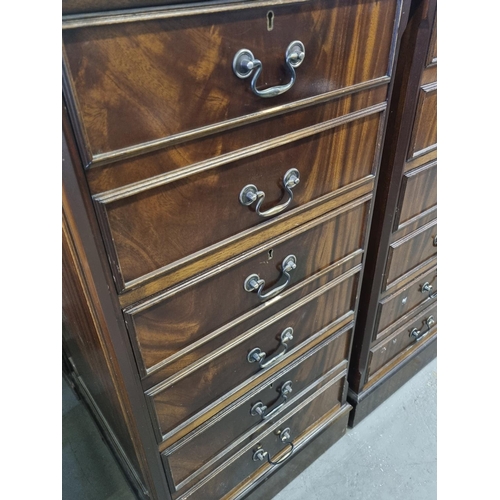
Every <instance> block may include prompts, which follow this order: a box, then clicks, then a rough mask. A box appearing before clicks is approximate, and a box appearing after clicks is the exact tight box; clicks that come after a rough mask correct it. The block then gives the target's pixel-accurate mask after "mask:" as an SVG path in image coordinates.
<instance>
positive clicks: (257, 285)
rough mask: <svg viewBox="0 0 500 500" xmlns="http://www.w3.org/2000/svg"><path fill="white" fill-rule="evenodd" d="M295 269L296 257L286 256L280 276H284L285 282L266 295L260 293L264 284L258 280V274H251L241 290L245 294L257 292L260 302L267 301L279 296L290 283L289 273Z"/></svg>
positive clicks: (261, 280)
mask: <svg viewBox="0 0 500 500" xmlns="http://www.w3.org/2000/svg"><path fill="white" fill-rule="evenodd" d="M296 267H297V257H295V255H288V257H285V258H284V259H283V262H282V263H281V274H282V276H285V278H286V281H285V283H283V284H282V285H279V286H277V287H276V288H273V289H272V290H269V291H268V292H267V293H262V291H263V289H264V286H265V285H266V282H265V281H264V280H263V279H261V278H260V276H259V275H258V274H251V275H250V276H248V277H247V278H246V279H245V282H244V283H243V288H244V289H245V290H246V291H247V292H257V295H258V296H259V298H260V299H261V300H267V299H270V298H272V297H276V295H278V294H280V293H281V292H282V291H283V290H284V289H285V288H286V287H287V286H288V284H289V283H290V280H291V279H292V276H291V275H290V273H291V272H292V271H293V270H294V269H295V268H296Z"/></svg>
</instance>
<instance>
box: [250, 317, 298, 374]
mask: <svg viewBox="0 0 500 500" xmlns="http://www.w3.org/2000/svg"><path fill="white" fill-rule="evenodd" d="M291 340H293V328H292V327H290V326H289V327H288V328H285V329H284V330H283V331H282V332H281V336H280V345H279V346H278V349H279V347H280V346H283V347H284V349H283V350H282V351H281V352H279V353H278V354H276V355H275V356H273V357H272V358H268V359H267V360H266V361H264V359H265V358H266V356H267V354H266V353H265V352H263V351H261V350H260V348H259V347H256V348H255V349H252V350H251V351H250V352H249V353H248V356H247V361H248V362H249V363H255V362H257V363H259V365H260V367H261V368H267V367H268V366H271V365H273V364H274V363H277V362H278V361H279V360H280V359H281V358H282V357H283V356H284V355H285V354H286V351H287V350H288V344H287V342H290V341H291Z"/></svg>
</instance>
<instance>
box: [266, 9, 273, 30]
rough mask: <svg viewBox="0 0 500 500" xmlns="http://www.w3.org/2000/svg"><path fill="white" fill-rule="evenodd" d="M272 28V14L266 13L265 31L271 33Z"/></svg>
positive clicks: (271, 12) (270, 12)
mask: <svg viewBox="0 0 500 500" xmlns="http://www.w3.org/2000/svg"><path fill="white" fill-rule="evenodd" d="M273 28H274V12H273V11H272V10H270V11H269V12H268V13H267V31H271V30H272V29H273Z"/></svg>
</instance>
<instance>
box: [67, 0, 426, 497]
mask: <svg viewBox="0 0 500 500" xmlns="http://www.w3.org/2000/svg"><path fill="white" fill-rule="evenodd" d="M410 1H411V0H307V1H305V0H255V1H252V2H249V1H233V0H231V1H229V2H227V1H222V0H217V1H206V2H194V3H191V2H187V1H182V0H180V1H179V2H176V5H172V2H170V0H165V1H162V2H159V1H158V0H151V1H150V2H146V1H144V0H111V1H110V2H108V3H106V5H104V3H102V2H100V1H99V0H64V1H63V14H64V16H63V92H64V109H63V124H64V134H65V135H64V137H65V142H64V145H66V143H67V146H68V147H67V148H65V149H64V150H63V174H64V175H63V183H64V193H65V197H64V215H65V218H64V222H65V225H64V236H65V240H64V241H65V249H64V257H65V259H64V268H65V274H64V276H65V279H64V286H65V287H66V288H68V290H67V291H66V292H65V295H64V297H65V304H64V305H65V311H66V312H67V314H66V315H65V321H66V326H67V335H66V338H65V340H66V343H65V346H66V349H65V352H66V356H67V359H66V362H65V366H66V367H68V368H67V370H68V371H69V372H70V376H71V380H72V381H73V383H74V384H75V386H76V387H78V390H79V391H80V393H81V394H83V395H84V398H85V400H86V401H87V400H88V402H89V407H90V409H91V411H92V413H93V414H94V415H95V416H96V419H97V420H98V422H99V425H100V426H101V427H102V428H103V429H104V432H105V435H106V436H107V437H108V438H109V441H110V443H111V445H112V447H113V450H114V451H115V452H116V455H117V456H118V458H119V460H120V463H121V464H122V465H123V466H124V469H125V472H126V473H127V477H129V479H130V480H131V482H132V484H133V485H134V488H135V491H136V493H137V494H138V495H139V497H140V498H141V499H142V500H146V499H148V500H181V499H185V500H187V499H192V500H196V499H200V500H201V499H203V500H221V499H225V500H239V499H242V498H244V497H245V496H247V495H248V494H249V493H250V492H252V491H253V490H255V489H256V488H257V487H259V485H261V484H262V483H266V481H267V480H268V479H269V478H270V477H271V476H272V475H274V474H275V473H277V474H283V471H286V470H287V469H286V467H287V466H288V467H289V466H290V464H292V463H297V462H296V460H297V455H298V453H299V452H300V451H301V450H302V449H304V448H307V449H308V451H307V453H306V455H302V457H304V456H308V457H311V458H315V457H316V456H318V454H319V453H320V452H322V451H324V444H322V443H320V440H321V439H320V437H321V436H326V441H325V442H328V443H333V442H335V441H336V440H337V439H339V438H340V437H341V436H342V435H343V434H344V433H345V430H346V425H347V418H348V414H349V411H350V410H351V406H350V405H349V404H348V403H347V391H348V385H347V374H348V365H349V362H350V354H351V347H352V341H353V336H354V328H355V319H356V312H357V310H358V304H359V297H360V284H361V281H362V279H363V273H364V262H365V260H366V254H367V235H368V230H369V227H370V221H371V219H372V217H373V216H374V215H376V214H374V210H373V199H374V189H375V186H376V184H377V177H378V176H379V166H380V161H381V154H382V145H383V143H384V136H385V126H386V121H387V116H388V113H387V108H388V103H389V97H390V93H391V91H392V87H393V83H394V80H393V66H394V63H395V61H396V60H397V53H398V48H399V43H400V40H401V34H402V32H403V30H404V28H405V26H406V22H407V18H408V15H409V12H410V9H409V6H410ZM106 9H107V10H106ZM117 9H121V10H117ZM296 40H300V41H301V42H302V43H303V44H304V47H305V57H304V58H303V61H302V63H301V64H300V66H299V67H297V68H296V80H295V81H294V84H293V86H291V87H290V88H289V89H288V90H287V91H286V92H284V93H282V94H280V95H276V96H274V97H272V98H263V97H261V96H258V95H257V94H258V93H259V92H260V91H262V90H263V89H267V88H270V87H273V86H278V85H285V84H287V83H288V82H289V81H290V78H291V74H290V72H289V70H288V69H287V68H286V65H285V50H286V49H287V47H288V46H289V45H290V43H291V42H293V41H296ZM240 49H248V50H250V51H252V52H253V54H254V56H255V58H257V59H259V60H260V61H261V62H262V68H263V70H262V74H261V75H260V76H259V78H258V81H257V82H256V88H257V90H258V92H257V91H256V92H254V91H252V89H251V78H249V79H246V80H242V79H239V78H238V77H237V76H236V74H235V71H234V70H233V58H234V56H235V54H236V53H237V52H238V51H239V50H240ZM255 64H257V65H258V62H255ZM433 65H434V66H433ZM240 70H241V68H240ZM429 71H430V72H431V73H432V72H433V71H435V64H434V63H433V62H432V60H431V61H430V67H429ZM429 74H430V73H429ZM431 76H432V75H430V76H429V78H431ZM420 86H421V87H422V88H423V90H424V91H425V90H426V91H427V94H426V95H427V96H428V97H427V98H426V99H427V100H423V101H422V105H421V109H422V110H423V111H422V113H423V114H422V116H424V118H423V121H422V122H421V125H419V127H420V128H418V127H417V128H416V129H415V130H416V131H415V140H414V141H413V143H412V144H413V145H412V147H413V146H414V147H415V148H416V149H415V153H416V156H415V158H414V160H412V161H414V164H413V165H414V166H413V167H412V168H409V169H408V170H409V171H408V173H407V176H406V183H407V185H406V191H407V193H410V192H413V193H417V194H416V195H415V196H420V194H418V193H421V192H423V191H427V190H429V189H430V190H431V192H430V193H429V195H428V196H427V197H426V198H425V199H422V200H421V201H418V200H416V201H414V202H408V200H407V198H406V197H402V198H401V200H400V201H401V202H400V204H399V206H398V207H399V221H398V223H397V225H398V227H397V228H396V226H394V227H395V228H396V229H397V231H399V233H398V238H396V239H395V240H394V248H393V256H392V263H391V267H390V269H389V268H388V272H389V273H390V276H389V277H390V279H391V280H392V281H391V282H390V283H389V284H388V285H389V286H393V284H394V283H397V284H398V286H399V285H400V284H401V280H402V281H403V282H404V285H405V286H406V283H407V282H408V287H409V288H408V290H409V292H408V293H409V295H411V299H410V302H409V303H410V306H409V308H408V310H401V309H400V308H398V307H396V306H395V302H391V301H390V300H389V298H388V297H387V299H388V300H387V301H386V302H387V304H386V303H385V302H384V303H383V304H382V302H381V309H380V314H381V322H382V323H384V322H387V329H388V330H387V332H386V333H387V338H392V337H391V336H393V335H395V334H394V332H395V331H396V330H397V331H398V332H399V327H400V326H401V327H402V326H404V325H403V323H404V322H405V321H406V317H407V316H408V315H409V314H411V315H414V316H415V318H416V317H417V315H419V314H420V313H422V308H424V307H427V305H429V302H427V303H425V301H423V302H419V301H418V300H417V298H416V297H415V294H416V292H415V291H414V288H411V287H413V286H414V285H415V283H416V282H415V280H413V281H412V279H413V278H412V276H410V275H407V274H405V270H404V269H403V268H402V264H401V262H403V261H404V260H408V259H410V260H411V259H412V258H413V257H412V252H413V251H414V248H416V247H417V246H419V245H421V244H422V243H421V242H422V241H423V238H424V237H425V236H426V233H425V231H426V230H427V229H428V228H430V227H431V226H433V224H434V219H435V217H434V218H432V219H428V218H426V217H427V216H429V214H431V215H434V212H435V205H436V203H435V194H434V193H435V180H433V179H435V175H434V174H433V172H435V169H433V164H432V161H434V160H435V157H434V156H433V154H435V148H434V149H433V148H428V147H427V145H425V144H426V141H427V142H428V141H429V140H432V134H431V136H430V137H431V138H430V139H429V137H428V136H427V135H425V134H424V133H423V132H422V130H421V129H423V128H425V123H424V122H425V120H428V117H429V116H431V114H432V113H430V112H429V111H428V108H429V103H431V104H432V102H431V101H432V99H433V97H432V81H431V80H426V81H422V82H421V84H420ZM426 117H427V118H426ZM422 148H423V149H422ZM412 154H413V153H412ZM412 158H413V156H412ZM424 160H425V161H424ZM419 162H420V163H419ZM424 162H425V163H426V165H423V163H424ZM290 169H296V170H297V171H298V176H299V178H300V181H299V182H298V183H296V182H295V184H294V186H293V187H292V188H291V189H292V193H293V199H292V198H291V195H290V193H289V192H287V191H286V189H285V187H284V185H283V182H284V175H285V173H286V172H287V171H289V170H290ZM248 185H255V186H256V189H257V190H259V191H261V192H263V193H265V200H264V202H263V204H262V206H261V208H260V210H261V211H262V212H266V211H269V210H270V209H272V208H273V207H276V206H277V205H285V202H287V200H288V199H289V197H290V203H288V204H286V206H283V207H282V208H283V209H282V210H281V211H279V212H278V211H275V212H274V213H272V215H269V213H268V214H267V215H269V217H266V216H262V215H259V214H257V213H256V208H255V205H256V203H252V204H250V205H245V203H243V202H242V200H241V192H242V189H243V188H244V187H245V186H248ZM433 186H434V187H433ZM259 196H260V195H259ZM422 210H423V211H424V212H426V214H425V215H422ZM264 215H266V214H264ZM433 255H434V254H432V255H430V257H429V258H428V259H427V261H424V262H422V261H421V260H420V259H419V258H416V259H414V260H411V261H412V262H413V263H414V265H415V269H418V270H419V272H420V275H422V276H424V275H425V276H427V275H428V274H429V273H431V272H433V271H434V268H433V267H432V266H433V265H434V264H435V261H434V260H433V259H434V257H433ZM290 256H293V259H294V260H293V263H294V265H293V266H291V267H286V265H285V264H284V263H283V262H284V259H285V258H287V257H290ZM401 273H403V274H401ZM251 276H253V280H254V281H255V282H256V283H257V285H256V287H258V286H259V283H260V282H261V281H262V282H265V284H262V289H261V290H260V296H259V294H258V293H257V292H256V290H255V289H254V290H253V291H252V290H251V287H252V286H253V285H251V283H252V281H250V285H249V279H250V278H249V277H251ZM433 282H434V281H433ZM273 291H274V292H273ZM395 300H397V299H395ZM429 300H430V301H432V300H434V299H429ZM73 303H74V304H73ZM433 303H434V302H432V304H433ZM408 317H409V316H408ZM412 317H413V316H412ZM391 321H392V322H391ZM398 321H400V322H402V323H401V324H400V323H398ZM284 332H288V334H289V335H288V336H287V337H282V335H283V334H284ZM385 340H386V338H385V337H383V336H381V337H380V339H379V341H380V342H384V341H385ZM401 344H403V342H401ZM410 348H411V346H410ZM382 349H383V348H382ZM384 352H385V351H384ZM391 352H392V351H391ZM405 352H406V351H405ZM251 353H254V357H253V358H252V357H251ZM258 353H265V356H264V355H263V356H262V359H261V361H260V362H259V360H258V359H257V358H255V355H257V357H258ZM402 355H404V353H403V354H401V352H398V353H394V356H392V357H391V358H390V359H389V358H387V360H386V359H385V358H383V356H384V355H383V354H382V350H380V352H379V351H377V350H374V351H373V359H374V361H373V370H375V369H376V370H377V371H376V372H373V374H372V375H373V377H372V379H371V380H375V379H376V378H377V377H378V376H379V374H380V373H381V372H383V370H384V366H385V365H384V363H385V364H387V363H389V364H390V363H391V362H393V361H394V359H399V357H400V356H402ZM380 363H382V365H383V366H382V367H381V368H379V367H378V365H379V364H380ZM95 370H97V372H95V373H94V371H95ZM287 387H288V389H291V391H290V390H287V391H286V392H285V391H284V389H285V388H287ZM256 405H257V407H258V408H260V409H261V414H259V412H256V411H255V408H256ZM263 408H264V409H263ZM252 409H253V410H252ZM316 438H318V439H316ZM120 443H121V444H120ZM292 444H293V447H292ZM259 457H261V458H262V460H260V459H259ZM268 459H269V460H270V462H269V461H268ZM301 463H303V460H302V462H301ZM288 470H291V469H288ZM292 475H293V473H292ZM275 477H276V476H275ZM268 484H269V483H268ZM263 488H264V489H262V490H261V491H267V490H266V489H265V485H263Z"/></svg>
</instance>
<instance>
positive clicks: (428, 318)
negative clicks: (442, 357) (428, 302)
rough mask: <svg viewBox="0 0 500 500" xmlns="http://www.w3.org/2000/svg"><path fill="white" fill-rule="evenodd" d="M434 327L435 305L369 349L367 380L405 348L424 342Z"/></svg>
mask: <svg viewBox="0 0 500 500" xmlns="http://www.w3.org/2000/svg"><path fill="white" fill-rule="evenodd" d="M436 327H437V304H434V305H432V306H431V307H428V308H427V309H425V310H424V311H423V312H421V313H419V314H418V315H417V316H416V317H415V318H413V319H412V320H411V321H409V322H408V323H406V325H403V326H402V327H401V328H398V329H397V330H396V331H395V332H394V333H392V334H391V335H389V336H388V337H387V338H386V339H385V340H383V341H382V342H380V343H379V344H377V345H376V346H375V347H372V348H371V349H370V361H369V363H368V376H369V378H371V377H373V375H374V374H375V373H376V372H377V371H378V370H380V369H381V368H382V367H384V365H386V364H387V363H389V361H391V360H393V359H394V358H396V357H397V356H398V355H400V354H402V353H403V352H404V351H405V350H406V349H407V348H409V347H413V345H415V344H418V343H419V342H423V341H425V339H426V338H427V337H428V336H429V334H432V332H433V331H435V329H436Z"/></svg>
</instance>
